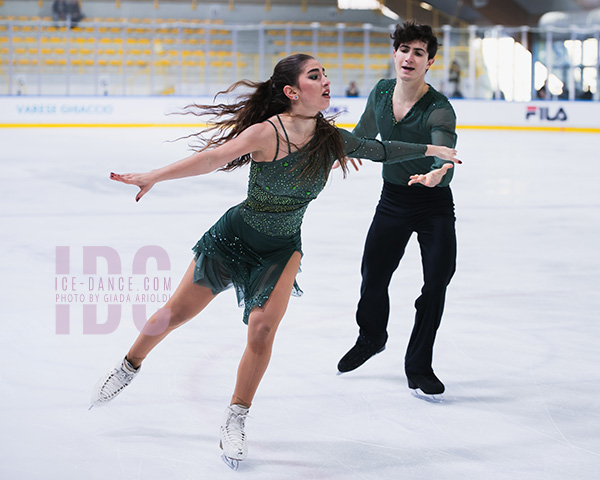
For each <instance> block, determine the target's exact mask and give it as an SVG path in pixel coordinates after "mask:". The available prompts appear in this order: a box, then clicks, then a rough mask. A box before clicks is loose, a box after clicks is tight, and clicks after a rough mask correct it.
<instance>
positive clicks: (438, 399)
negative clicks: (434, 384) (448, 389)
mask: <svg viewBox="0 0 600 480" xmlns="http://www.w3.org/2000/svg"><path fill="white" fill-rule="evenodd" d="M410 394H411V395H412V396H413V397H415V398H418V399H420V400H425V401H426V402H431V403H442V402H443V401H444V394H443V393H436V394H430V393H425V392H424V391H423V390H421V389H420V388H415V389H411V391H410Z"/></svg>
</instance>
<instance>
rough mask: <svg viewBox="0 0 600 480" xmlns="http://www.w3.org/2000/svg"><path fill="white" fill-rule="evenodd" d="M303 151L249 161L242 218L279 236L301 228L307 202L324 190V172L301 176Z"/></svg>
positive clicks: (261, 230)
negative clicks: (262, 160)
mask: <svg viewBox="0 0 600 480" xmlns="http://www.w3.org/2000/svg"><path fill="white" fill-rule="evenodd" d="M302 161H303V157H302V151H297V152H293V153H291V154H289V155H287V156H286V157H283V158H281V159H279V160H275V161H273V162H254V161H253V162H251V164H250V175H249V179H248V197H247V198H246V200H244V201H243V202H242V203H241V205H240V214H241V216H242V218H243V219H244V221H245V222H246V223H247V224H249V225H250V226H252V227H253V228H255V229H256V230H258V231H259V232H262V233H265V234H268V235H275V236H282V235H292V234H294V233H296V232H297V231H298V230H300V226H301V225H302V219H303V217H304V213H305V212H306V208H307V207H308V204H309V203H310V202H311V201H312V200H314V199H315V198H317V196H318V195H319V193H320V192H321V190H323V186H324V182H325V178H324V175H325V173H324V172H323V174H322V175H319V176H318V178H315V179H313V180H310V181H309V180H300V178H299V169H298V163H299V162H302Z"/></svg>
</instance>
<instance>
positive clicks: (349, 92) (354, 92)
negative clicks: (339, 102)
mask: <svg viewBox="0 0 600 480" xmlns="http://www.w3.org/2000/svg"><path fill="white" fill-rule="evenodd" d="M358 95H359V92H358V87H357V85H356V82H355V81H354V80H352V81H351V82H350V83H349V84H348V88H347V89H346V96H347V97H358Z"/></svg>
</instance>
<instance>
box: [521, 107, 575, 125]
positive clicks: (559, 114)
mask: <svg viewBox="0 0 600 480" xmlns="http://www.w3.org/2000/svg"><path fill="white" fill-rule="evenodd" d="M532 116H533V117H538V118H539V119H540V120H548V121H549V122H554V121H559V122H564V121H566V120H567V112H565V111H564V109H563V108H562V107H559V108H558V110H557V111H556V112H555V113H554V115H552V114H551V113H550V108H549V107H535V106H528V107H527V113H525V119H526V120H529V117H532Z"/></svg>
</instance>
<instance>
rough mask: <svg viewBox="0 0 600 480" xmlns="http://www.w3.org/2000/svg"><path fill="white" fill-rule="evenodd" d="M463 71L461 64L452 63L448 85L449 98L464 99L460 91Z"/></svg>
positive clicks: (454, 61)
mask: <svg viewBox="0 0 600 480" xmlns="http://www.w3.org/2000/svg"><path fill="white" fill-rule="evenodd" d="M461 71H462V69H461V68H460V63H458V62H457V61H456V60H453V61H452V65H450V71H449V76H448V83H449V84H450V91H449V96H450V97H451V98H463V94H462V92H461V91H460V74H461Z"/></svg>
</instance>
